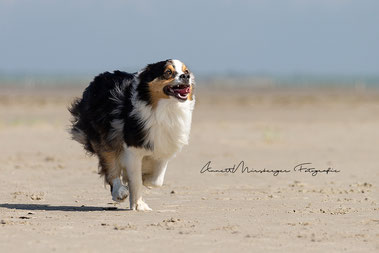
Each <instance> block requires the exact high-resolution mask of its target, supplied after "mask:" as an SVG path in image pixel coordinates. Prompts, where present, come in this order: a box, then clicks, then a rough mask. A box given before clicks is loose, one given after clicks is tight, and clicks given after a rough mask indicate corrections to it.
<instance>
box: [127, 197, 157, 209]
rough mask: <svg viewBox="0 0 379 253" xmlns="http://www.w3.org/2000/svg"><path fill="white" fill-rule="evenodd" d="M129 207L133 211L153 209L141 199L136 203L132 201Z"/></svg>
mask: <svg viewBox="0 0 379 253" xmlns="http://www.w3.org/2000/svg"><path fill="white" fill-rule="evenodd" d="M131 209H132V210H134V211H152V210H153V209H151V208H150V207H149V206H148V205H147V204H146V203H145V202H144V201H143V200H142V199H139V200H138V201H137V203H133V204H132V205H131Z"/></svg>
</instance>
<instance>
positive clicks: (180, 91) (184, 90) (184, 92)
mask: <svg viewBox="0 0 379 253" xmlns="http://www.w3.org/2000/svg"><path fill="white" fill-rule="evenodd" d="M175 91H176V92H177V93H179V94H180V95H182V96H183V95H187V94H188V93H190V87H186V88H183V89H177V90H175Z"/></svg>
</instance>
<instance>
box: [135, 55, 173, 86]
mask: <svg viewBox="0 0 379 253" xmlns="http://www.w3.org/2000/svg"><path fill="white" fill-rule="evenodd" d="M168 61H169V60H165V61H160V62H156V63H152V64H149V65H147V66H146V67H145V68H144V69H143V70H142V72H141V73H140V74H139V79H140V82H142V83H149V82H151V81H153V80H154V79H155V78H157V77H161V76H162V75H163V72H164V70H165V66H166V65H167V62H168Z"/></svg>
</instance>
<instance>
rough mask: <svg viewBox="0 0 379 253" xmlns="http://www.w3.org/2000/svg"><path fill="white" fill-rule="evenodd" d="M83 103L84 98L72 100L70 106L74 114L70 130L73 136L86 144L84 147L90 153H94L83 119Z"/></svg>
mask: <svg viewBox="0 0 379 253" xmlns="http://www.w3.org/2000/svg"><path fill="white" fill-rule="evenodd" d="M82 107H83V103H82V99H80V98H77V99H75V100H74V102H72V104H71V106H70V107H69V108H68V110H69V112H70V113H71V115H72V119H71V126H70V128H69V129H68V132H69V133H70V134H71V138H72V139H73V140H75V141H77V142H79V143H80V144H82V145H83V146H84V149H85V150H86V151H88V152H89V153H91V154H93V153H95V151H94V150H93V148H92V145H91V143H90V141H89V138H88V136H87V134H86V133H85V129H86V128H85V126H84V120H83V113H82V112H83V108H82Z"/></svg>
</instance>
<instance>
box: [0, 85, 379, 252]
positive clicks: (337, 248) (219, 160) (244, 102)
mask: <svg viewBox="0 0 379 253" xmlns="http://www.w3.org/2000/svg"><path fill="white" fill-rule="evenodd" d="M80 92H81V91H80V90H78V89H70V90H67V89H59V88H57V89H39V90H38V89H37V90H36V89H33V90H30V89H14V88H7V89H6V88H4V87H3V88H1V89H0V150H1V152H0V164H1V166H0V252H30V251H33V252H53V251H54V252H67V251H68V252H74V251H75V252H105V251H106V252H377V251H378V250H379V212H378V211H379V205H378V203H379V199H378V198H379V194H378V184H379V170H378V169H379V168H378V166H379V165H378V154H379V146H378V144H379V131H378V129H379V117H378V115H379V93H378V92H377V91H372V90H341V89H317V90H315V89H313V90H312V89H288V90H277V89H273V88H271V89H265V88H256V89H244V90H242V89H239V90H237V89H232V88H226V89H222V90H210V89H201V88H199V89H198V91H197V92H198V94H197V106H196V108H195V112H194V118H193V126H192V132H191V140H190V145H189V146H187V147H185V148H184V149H183V151H182V152H181V153H180V154H178V155H177V157H176V158H175V159H173V160H172V161H171V162H170V164H169V168H168V171H167V174H166V179H165V184H164V186H163V187H162V188H158V189H151V190H149V189H145V190H144V198H145V200H146V202H147V203H148V204H149V205H150V207H151V208H153V211H151V212H136V211H130V210H128V208H129V203H128V201H127V202H124V203H121V204H115V203H113V202H112V200H111V196H110V191H109V187H104V184H103V179H102V178H100V177H99V175H98V174H97V160H96V159H95V158H94V157H88V156H86V155H85V153H84V151H83V149H82V147H81V146H80V145H79V144H78V143H76V142H74V141H72V140H70V137H69V135H68V134H67V132H66V128H67V127H68V125H69V113H68V111H67V110H66V107H67V106H68V104H69V103H70V101H71V100H72V97H73V96H77V95H79V94H80ZM209 161H211V163H210V165H211V166H210V167H211V168H210V169H209V170H208V171H206V172H204V173H200V171H201V169H202V168H203V167H204V166H206V164H207V163H208V162H209ZM241 161H243V162H244V168H245V170H244V172H242V168H241V166H240V167H237V165H238V164H239V163H240V162H241ZM301 163H311V164H308V165H303V167H308V168H315V169H319V170H321V171H324V172H319V173H318V174H317V175H316V176H312V173H309V172H307V171H306V170H302V171H294V167H295V166H296V165H298V164H301ZM233 166H235V169H236V171H235V172H234V173H231V172H232V171H233V170H231V169H229V170H228V169H227V168H233ZM246 167H248V168H246ZM205 168H206V167H205ZM328 168H330V169H329V171H328V173H326V171H325V170H327V169H328ZM204 170H205V169H204ZM210 170H220V171H224V173H222V172H219V173H216V172H210ZM226 170H228V171H229V173H226V172H225V171H226ZM247 170H249V171H250V172H251V173H247ZM271 170H274V171H276V170H280V171H288V172H281V173H279V174H278V175H276V176H274V175H273V173H272V172H270V171H271ZM260 172H262V173H260Z"/></svg>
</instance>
